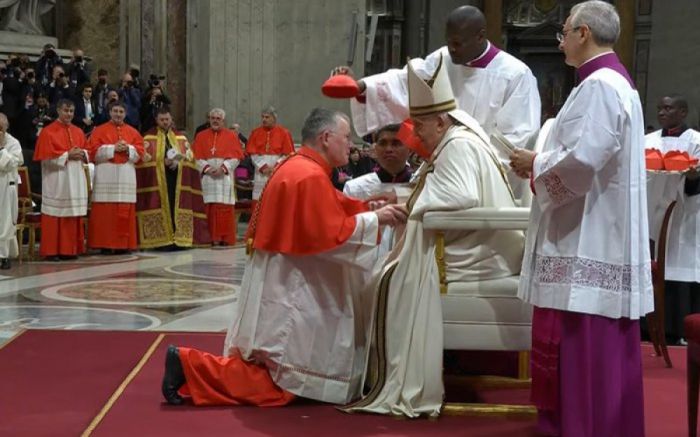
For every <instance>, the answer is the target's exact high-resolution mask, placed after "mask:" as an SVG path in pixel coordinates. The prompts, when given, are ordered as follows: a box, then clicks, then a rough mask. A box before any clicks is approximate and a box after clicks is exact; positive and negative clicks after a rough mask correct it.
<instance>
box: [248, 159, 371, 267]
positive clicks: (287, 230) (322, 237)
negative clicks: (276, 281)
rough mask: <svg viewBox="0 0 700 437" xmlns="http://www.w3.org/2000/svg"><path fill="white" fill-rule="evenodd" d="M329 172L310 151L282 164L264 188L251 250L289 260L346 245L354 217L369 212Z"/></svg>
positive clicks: (252, 226)
mask: <svg viewBox="0 0 700 437" xmlns="http://www.w3.org/2000/svg"><path fill="white" fill-rule="evenodd" d="M331 170H332V169H331V167H330V166H329V165H328V163H327V162H326V161H325V160H324V159H323V157H321V155H319V154H318V152H316V151H314V150H313V149H311V148H308V147H302V148H301V149H300V150H299V152H298V153H297V154H296V155H294V156H292V157H290V158H289V159H287V160H286V161H284V162H283V163H281V164H280V165H279V166H278V167H277V169H276V170H275V172H274V173H273V175H272V176H271V177H270V180H269V181H268V183H267V186H266V187H265V189H264V191H263V194H262V197H261V199H260V202H259V204H258V206H257V209H256V211H255V213H254V214H253V220H251V224H250V226H249V228H248V235H246V237H247V238H246V239H248V238H253V248H255V249H260V250H264V251H267V252H277V253H282V254H285V255H313V254H317V253H321V252H326V251H329V250H332V249H335V248H336V247H338V246H340V245H342V244H343V243H345V241H347V240H348V238H350V236H351V235H352V234H353V232H354V231H355V215H356V214H359V213H361V212H365V211H367V207H366V206H365V204H364V203H363V202H361V201H359V200H356V199H352V198H350V197H346V196H345V195H343V194H342V193H341V192H339V191H338V190H336V189H335V188H334V187H333V184H332V183H331V179H330V175H331Z"/></svg>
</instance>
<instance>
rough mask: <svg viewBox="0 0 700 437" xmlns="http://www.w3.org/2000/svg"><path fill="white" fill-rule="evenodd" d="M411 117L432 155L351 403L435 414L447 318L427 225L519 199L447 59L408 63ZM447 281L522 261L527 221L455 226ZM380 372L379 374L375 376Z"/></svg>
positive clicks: (383, 277) (391, 265) (498, 272)
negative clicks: (460, 96) (362, 388)
mask: <svg viewBox="0 0 700 437" xmlns="http://www.w3.org/2000/svg"><path fill="white" fill-rule="evenodd" d="M408 88H409V103H410V110H411V118H412V120H413V122H414V126H415V133H416V135H417V136H418V137H419V138H420V139H421V141H422V142H423V146H424V147H425V148H426V150H428V151H430V152H431V157H430V159H429V160H428V161H427V162H424V163H423V165H422V166H421V167H420V168H419V169H418V175H417V179H418V182H417V186H416V189H415V191H414V192H413V194H412V195H411V197H410V198H409V199H408V202H407V208H408V211H409V218H408V222H407V224H406V230H405V233H404V235H403V236H402V237H401V238H400V240H399V242H398V243H397V245H396V247H395V248H394V249H393V251H392V252H391V254H390V255H389V257H388V261H387V263H386V264H385V265H384V268H383V269H382V271H381V274H380V277H379V278H378V281H377V284H378V285H377V287H378V290H377V297H376V302H375V308H374V322H373V334H372V335H373V338H374V341H373V344H372V349H371V351H370V357H369V359H368V363H371V364H370V367H371V368H370V369H368V371H367V373H366V374H367V375H369V376H368V381H367V382H368V383H370V384H371V386H372V388H371V390H370V391H369V393H368V394H367V395H366V396H365V397H364V398H362V399H361V400H359V401H358V402H356V403H354V404H351V405H348V406H346V407H345V410H346V411H349V412H355V411H363V412H372V413H382V414H395V415H406V416H409V417H416V416H419V415H423V414H424V415H429V416H436V415H438V414H439V413H440V409H441V406H442V402H443V395H444V388H443V384H442V352H443V339H442V332H443V326H442V324H443V319H442V306H441V298H440V290H439V277H438V268H437V263H436V259H435V233H434V232H432V231H425V230H424V229H423V224H422V219H423V215H424V214H425V213H426V212H428V211H435V210H442V211H445V210H447V211H450V210H463V209H468V208H472V207H513V206H514V201H513V197H512V194H511V192H510V189H509V186H508V183H507V182H506V179H505V175H504V173H503V170H502V168H501V167H500V165H501V164H500V163H499V161H498V159H497V157H496V156H495V155H494V153H493V152H492V151H491V148H490V146H489V144H488V141H489V138H488V136H487V135H486V133H485V132H484V131H483V129H482V128H481V127H480V126H479V124H478V123H477V122H476V121H474V119H473V118H471V117H470V116H469V115H467V114H466V113H465V112H464V111H461V110H457V109H456V107H457V104H456V102H455V98H454V95H453V94H452V90H451V88H450V83H449V79H448V77H447V72H446V70H445V68H444V65H443V61H439V62H438V63H437V69H436V70H435V71H434V72H433V73H432V77H425V78H421V77H419V75H418V73H416V71H415V70H414V69H413V63H412V62H411V63H409V66H408ZM446 242H447V245H446V253H447V263H448V272H447V273H448V281H450V280H455V279H458V278H459V280H460V281H479V280H486V279H495V278H502V277H506V276H512V275H515V274H517V273H518V272H519V271H520V262H521V259H522V252H523V244H524V237H523V235H522V233H521V232H518V231H474V232H459V231H455V232H449V233H447V235H446ZM374 376H376V378H375V377H374Z"/></svg>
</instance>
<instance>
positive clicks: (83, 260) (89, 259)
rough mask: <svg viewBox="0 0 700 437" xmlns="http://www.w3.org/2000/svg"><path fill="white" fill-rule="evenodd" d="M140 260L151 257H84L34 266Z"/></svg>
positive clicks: (46, 262) (134, 255)
mask: <svg viewBox="0 0 700 437" xmlns="http://www.w3.org/2000/svg"><path fill="white" fill-rule="evenodd" d="M139 258H149V257H139V256H138V255H136V254H124V255H84V256H81V257H79V258H78V259H72V260H67V261H61V262H60V263H57V262H55V261H43V260H42V261H33V262H32V264H41V265H45V264H48V265H53V266H59V267H60V266H61V265H65V264H95V265H97V264H112V263H122V262H127V261H136V260H138V259H139Z"/></svg>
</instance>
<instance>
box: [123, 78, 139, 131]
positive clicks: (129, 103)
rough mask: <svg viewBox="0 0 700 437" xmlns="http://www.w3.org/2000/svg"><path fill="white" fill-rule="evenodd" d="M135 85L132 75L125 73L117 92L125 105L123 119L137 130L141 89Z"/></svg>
mask: <svg viewBox="0 0 700 437" xmlns="http://www.w3.org/2000/svg"><path fill="white" fill-rule="evenodd" d="M132 71H133V68H132ZM135 85H136V82H135V81H134V77H133V76H132V75H131V74H130V73H125V74H124V76H122V85H121V87H119V89H118V90H117V92H118V93H119V97H120V99H121V100H122V101H123V102H124V106H126V119H125V121H126V122H127V124H129V125H130V126H132V127H134V128H136V130H138V129H139V121H140V118H139V115H140V112H141V90H140V89H139V88H137V87H136V86H135Z"/></svg>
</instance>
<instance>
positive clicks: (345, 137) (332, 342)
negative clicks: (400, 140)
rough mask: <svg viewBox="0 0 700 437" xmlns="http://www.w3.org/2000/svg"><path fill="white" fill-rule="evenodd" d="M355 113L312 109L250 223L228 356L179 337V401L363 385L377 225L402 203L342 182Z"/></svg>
mask: <svg viewBox="0 0 700 437" xmlns="http://www.w3.org/2000/svg"><path fill="white" fill-rule="evenodd" d="M350 135H351V134H350V122H349V119H348V117H347V116H346V115H345V114H343V113H341V112H337V111H331V110H327V109H320V108H318V109H314V110H313V111H312V112H311V114H310V115H309V116H308V117H307V119H306V121H305V122H304V127H303V129H302V142H303V146H302V147H301V148H300V149H299V151H298V153H296V154H293V155H292V156H291V157H289V158H287V159H286V160H284V161H282V162H281V163H280V164H279V165H278V166H277V167H276V169H275V171H274V172H273V173H272V175H271V176H270V179H269V181H268V183H267V185H266V187H265V189H264V190H263V193H262V195H261V198H260V202H259V203H258V205H257V207H256V210H255V212H254V213H253V218H252V220H251V224H250V227H249V229H248V234H247V242H248V248H249V249H250V258H249V259H248V262H247V264H246V268H245V273H244V275H243V283H242V286H241V293H240V295H239V298H238V308H237V313H236V314H235V316H234V318H233V323H232V325H231V327H230V328H229V331H228V335H227V336H226V341H225V345H224V351H223V355H224V356H216V355H212V354H208V353H205V352H201V351H198V350H195V349H190V348H185V347H180V348H176V347H174V346H171V347H170V348H169V349H168V352H167V355H166V360H165V376H164V378H163V386H162V391H163V395H164V396H165V399H166V400H167V401H168V403H170V404H175V405H177V404H181V403H182V402H183V397H182V396H183V395H188V396H190V397H191V399H192V401H193V402H194V404H195V405H241V404H247V405H258V406H278V405H285V404H287V403H289V402H290V401H291V400H293V399H294V398H295V397H296V396H301V397H305V398H310V399H316V400H320V401H323V402H330V403H337V404H343V403H347V402H348V401H350V400H351V399H353V398H356V397H358V396H359V395H360V390H361V385H362V374H363V370H364V365H365V362H364V357H365V348H366V347H367V345H368V339H367V331H368V326H367V321H368V320H369V314H370V313H371V309H372V308H371V307H372V302H373V296H372V295H371V294H367V293H368V292H367V291H366V290H367V289H368V288H369V287H365V286H364V285H365V284H364V283H365V281H366V279H367V278H368V276H369V272H370V270H371V269H372V267H373V266H374V264H375V263H376V250H377V247H378V245H377V243H378V241H379V236H380V233H379V232H380V226H384V225H390V226H393V225H396V224H400V223H403V222H405V221H406V209H405V207H404V206H397V205H385V206H383V207H381V208H379V209H376V210H375V211H370V210H369V209H368V207H367V204H366V203H364V202H362V201H359V200H356V199H353V198H350V197H346V196H344V195H343V194H342V193H340V192H339V191H337V190H335V189H334V188H333V184H332V183H331V179H330V177H331V171H332V169H333V168H334V167H338V166H342V165H345V164H347V161H348V154H349V151H350V147H351V145H352V143H351V142H350Z"/></svg>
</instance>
